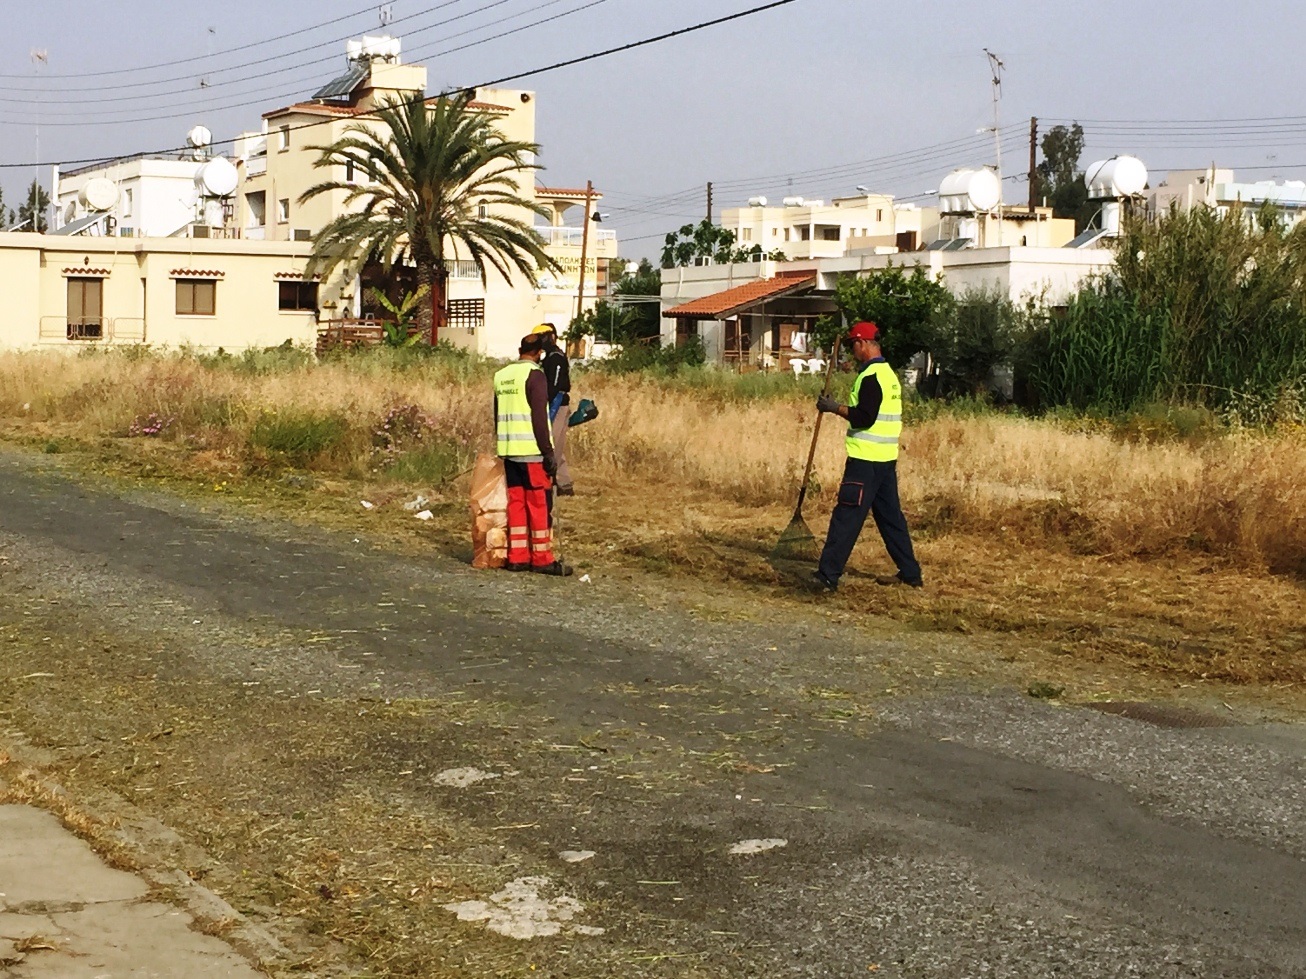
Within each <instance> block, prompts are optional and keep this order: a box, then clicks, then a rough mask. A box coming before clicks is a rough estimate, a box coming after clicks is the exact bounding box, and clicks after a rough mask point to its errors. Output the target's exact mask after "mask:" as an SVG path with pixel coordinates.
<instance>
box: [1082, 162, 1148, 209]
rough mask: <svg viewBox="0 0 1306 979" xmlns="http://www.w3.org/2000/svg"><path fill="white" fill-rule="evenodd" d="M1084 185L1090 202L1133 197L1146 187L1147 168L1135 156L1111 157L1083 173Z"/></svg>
mask: <svg viewBox="0 0 1306 979" xmlns="http://www.w3.org/2000/svg"><path fill="white" fill-rule="evenodd" d="M1084 183H1085V184H1086V185H1087V186H1088V196H1089V198H1090V199H1091V200H1116V199H1117V198H1121V197H1133V196H1134V195H1135V194H1141V193H1142V192H1143V188H1145V187H1146V186H1147V167H1145V166H1143V161H1142V160H1140V159H1139V158H1138V157H1136V156H1113V157H1111V159H1109V160H1098V161H1097V162H1096V163H1094V164H1093V165H1092V166H1091V167H1089V168H1088V169H1087V170H1086V171H1084Z"/></svg>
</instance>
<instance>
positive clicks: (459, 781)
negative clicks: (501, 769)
mask: <svg viewBox="0 0 1306 979" xmlns="http://www.w3.org/2000/svg"><path fill="white" fill-rule="evenodd" d="M491 778H502V776H501V775H500V774H499V773H498V772H483V771H481V770H480V769H479V768H449V769H446V770H445V771H443V772H441V773H440V774H439V775H437V776H436V777H435V778H434V779H433V781H434V782H435V784H436V785H448V786H450V787H451V788H455V789H465V788H467V787H468V786H469V785H475V784H476V783H477V782H484V781H485V780H486V779H491Z"/></svg>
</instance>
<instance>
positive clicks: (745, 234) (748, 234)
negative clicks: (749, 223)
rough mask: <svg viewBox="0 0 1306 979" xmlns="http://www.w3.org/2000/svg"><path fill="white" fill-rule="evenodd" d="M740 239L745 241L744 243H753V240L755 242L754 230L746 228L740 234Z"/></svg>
mask: <svg viewBox="0 0 1306 979" xmlns="http://www.w3.org/2000/svg"><path fill="white" fill-rule="evenodd" d="M740 237H741V240H743V241H752V240H753V229H752V228H744V229H743V230H742V231H741V232H740Z"/></svg>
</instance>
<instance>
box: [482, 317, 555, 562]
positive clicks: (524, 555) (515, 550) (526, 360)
mask: <svg viewBox="0 0 1306 979" xmlns="http://www.w3.org/2000/svg"><path fill="white" fill-rule="evenodd" d="M519 353H520V358H519V359H518V360H515V361H513V362H512V363H511V364H509V365H508V366H507V367H504V368H503V369H502V370H500V371H499V372H498V373H497V374H495V375H494V434H495V439H496V441H497V443H498V454H499V457H500V458H501V459H503V470H504V476H505V477H506V481H507V484H508V565H507V567H508V570H509V571H535V572H537V573H539V574H549V575H556V576H558V577H566V576H567V575H569V574H571V568H570V567H569V566H567V565H566V564H563V563H562V561H560V560H557V559H556V558H555V557H554V556H553V531H552V529H551V527H552V523H551V521H550V518H549V492H550V490H551V489H552V487H553V477H554V475H555V474H556V473H557V471H558V464H557V461H556V459H555V458H554V454H553V442H552V439H551V437H550V433H549V395H548V384H547V383H546V382H545V380H544V371H542V370H541V369H540V363H539V361H540V356H541V355H542V354H543V353H544V342H543V337H542V336H540V335H539V334H532V335H530V336H527V337H523V338H522V341H521V346H520V348H519Z"/></svg>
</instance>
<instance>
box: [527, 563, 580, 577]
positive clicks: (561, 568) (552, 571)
mask: <svg viewBox="0 0 1306 979" xmlns="http://www.w3.org/2000/svg"><path fill="white" fill-rule="evenodd" d="M531 570H532V571H534V572H535V573H536V574H547V575H553V577H555V578H566V577H567V576H569V575H570V574H571V565H570V564H563V563H562V562H561V561H554V562H553V563H552V564H541V565H538V566H536V567H533V568H531Z"/></svg>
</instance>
